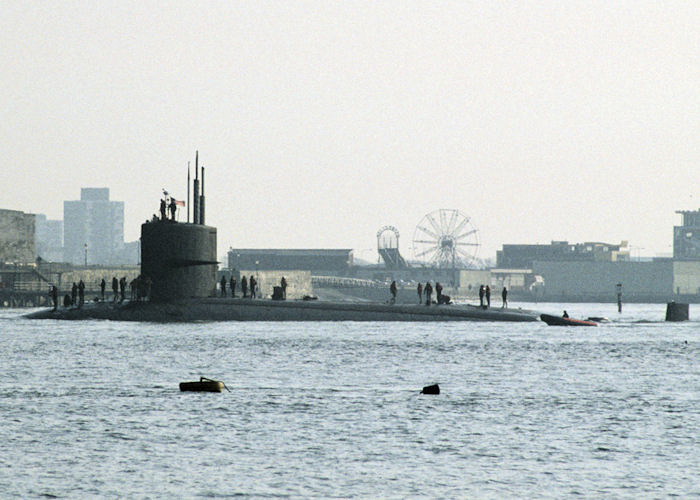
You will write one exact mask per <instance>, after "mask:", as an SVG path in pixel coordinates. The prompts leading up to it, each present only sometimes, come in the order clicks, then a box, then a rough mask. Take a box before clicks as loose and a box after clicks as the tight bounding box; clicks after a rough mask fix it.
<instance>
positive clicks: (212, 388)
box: [180, 377, 228, 392]
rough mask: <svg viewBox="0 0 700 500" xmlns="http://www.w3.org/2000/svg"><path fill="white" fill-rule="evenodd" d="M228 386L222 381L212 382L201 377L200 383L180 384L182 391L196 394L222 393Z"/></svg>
mask: <svg viewBox="0 0 700 500" xmlns="http://www.w3.org/2000/svg"><path fill="white" fill-rule="evenodd" d="M224 387H226V385H225V384H224V383H223V382H221V381H220V380H212V379H210V378H206V377H199V382H180V390H181V391H183V392H184V391H195V392H221V391H222V390H223V389H224ZM226 390H228V387H226Z"/></svg>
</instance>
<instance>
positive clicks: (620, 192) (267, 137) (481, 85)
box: [0, 0, 700, 258]
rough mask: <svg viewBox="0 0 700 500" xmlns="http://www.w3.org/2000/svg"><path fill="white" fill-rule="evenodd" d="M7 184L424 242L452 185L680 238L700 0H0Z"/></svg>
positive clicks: (321, 232) (231, 236)
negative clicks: (189, 201)
mask: <svg viewBox="0 0 700 500" xmlns="http://www.w3.org/2000/svg"><path fill="white" fill-rule="evenodd" d="M0 55H1V59H0V61H1V63H2V64H1V65H0V72H1V73H0V74H1V75H2V78H1V79H0V112H1V118H2V119H1V120H0V147H1V149H2V163H3V164H4V168H3V169H2V170H3V172H4V173H3V175H2V183H0V208H8V209H15V210H23V211H27V212H35V213H45V214H47V215H48V216H49V218H58V219H60V218H62V217H63V201H64V200H75V199H78V198H79V196H80V187H88V186H89V187H109V188H110V190H111V196H112V199H115V200H122V201H124V202H125V237H126V239H127V240H134V239H137V238H138V236H139V231H140V224H141V222H143V221H144V220H145V219H147V218H149V217H150V216H151V215H152V214H153V213H155V212H157V209H158V201H159V199H160V196H161V189H162V188H166V189H168V190H169V191H171V192H172V193H173V195H174V196H175V197H179V198H183V199H184V198H185V196H186V176H187V162H188V161H191V162H192V164H194V152H195V150H196V149H198V150H199V152H200V161H201V162H202V163H203V164H204V165H205V166H206V167H207V172H206V180H205V182H206V195H207V223H209V224H211V225H214V226H216V227H218V237H219V254H222V253H223V252H224V251H225V250H226V249H228V248H229V247H230V246H233V247H248V248H249V247H265V248H276V247H280V248H312V247H333V248H354V249H356V250H357V252H356V256H358V257H362V258H370V257H371V255H372V252H371V251H370V250H368V249H375V248H376V232H377V230H378V229H379V228H380V227H382V226H384V225H394V226H396V227H397V228H398V229H399V231H400V232H401V250H402V252H403V253H404V254H406V255H407V256H409V257H410V255H411V247H412V239H413V234H414V229H415V227H416V224H417V223H418V222H419V221H420V220H421V218H422V217H423V216H424V215H425V214H427V213H429V212H432V211H434V210H437V209H440V208H448V209H457V210H460V211H461V212H463V213H465V214H468V215H470V216H471V217H472V219H473V222H474V224H475V225H476V227H477V228H478V229H479V233H480V240H481V243H482V247H481V252H480V256H481V257H486V258H494V257H495V252H496V250H497V249H499V248H500V246H501V245H502V244H504V243H548V242H550V241H551V240H568V241H570V242H582V241H591V240H593V241H606V242H611V243H618V242H619V241H620V240H629V241H630V244H631V245H632V247H633V255H635V256H636V255H656V254H659V253H668V252H671V249H672V226H673V225H678V224H679V223H680V216H679V215H677V214H675V213H674V212H675V210H678V209H697V208H700V192H699V191H700V190H699V189H698V187H699V186H700V3H698V2H694V1H683V2H673V1H664V2H661V1H659V2H648V1H647V2H645V1H623V2H610V1H609V0H606V1H601V2H594V1H585V2H562V1H551V2H526V1H518V2H498V1H484V2H466V1H456V2H410V1H401V2H393V1H392V2H377V1H371V2H360V1H352V2H330V1H309V2H288V1H279V2H262V1H240V2H234V1H221V2H184V1H182V2H176V1H171V2H163V1H157V2H145V1H143V0H139V1H136V2H128V1H118V2H114V1H110V2H99V1H85V2H69V1H60V2H59V1H55V2H46V1H41V2H29V1H9V0H5V1H2V2H0Z"/></svg>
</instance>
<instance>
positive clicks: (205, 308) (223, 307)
mask: <svg viewBox="0 0 700 500" xmlns="http://www.w3.org/2000/svg"><path fill="white" fill-rule="evenodd" d="M192 188H193V194H192V221H191V222H190V214H189V208H188V213H187V222H186V223H183V222H176V221H175V220H174V217H173V218H172V219H168V218H167V215H166V213H165V211H164V210H163V208H161V218H160V219H158V218H156V217H154V219H153V220H150V221H147V222H145V223H144V224H142V225H141V276H142V277H143V278H144V279H145V280H146V281H147V282H148V283H149V285H148V286H149V290H148V293H147V295H148V300H147V301H141V300H136V301H124V302H123V303H113V302H92V303H85V304H83V305H82V306H81V307H68V308H57V309H56V310H52V309H44V310H40V311H35V312H32V313H30V314H27V315H26V316H25V317H27V318H29V319H54V320H112V321H146V322H190V321H411V322H418V321H420V322H426V321H515V322H523V321H539V317H538V314H537V313H535V312H533V311H528V310H521V309H517V310H516V309H497V310H494V309H483V308H481V307H477V306H472V305H466V304H464V305H462V304H451V305H440V306H435V307H428V306H425V305H419V304H385V303H371V302H370V303H367V302H362V303H355V302H343V301H327V300H301V299H300V300H272V299H251V298H234V297H216V271H217V266H218V262H217V260H216V242H217V230H216V228H215V227H212V226H208V225H206V223H205V196H204V167H201V192H200V167H199V152H197V153H196V156H195V179H194V181H193V183H192ZM189 191H190V182H189V172H188V183H187V192H188V195H187V198H188V200H187V201H188V205H189V201H190V195H189Z"/></svg>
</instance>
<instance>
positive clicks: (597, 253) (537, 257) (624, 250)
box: [496, 241, 630, 269]
mask: <svg viewBox="0 0 700 500" xmlns="http://www.w3.org/2000/svg"><path fill="white" fill-rule="evenodd" d="M628 260H630V253H629V248H628V245H627V242H626V241H623V242H621V243H620V244H619V245H613V244H610V243H601V242H585V243H569V242H568V241H552V243H551V244H550V245H539V244H536V245H503V247H502V250H499V251H498V252H496V261H497V264H496V266H497V267H498V268H501V269H532V265H533V263H534V262H536V261H547V262H552V261H554V262H562V261H583V262H621V261H628Z"/></svg>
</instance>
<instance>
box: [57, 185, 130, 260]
mask: <svg viewBox="0 0 700 500" xmlns="http://www.w3.org/2000/svg"><path fill="white" fill-rule="evenodd" d="M63 242H64V260H65V261H66V262H70V263H72V264H83V265H91V264H100V265H109V264H117V263H120V261H121V260H122V259H121V257H120V254H121V253H122V250H123V247H124V202H123V201H110V200H109V188H81V189H80V200H79V201H64V202H63Z"/></svg>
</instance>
